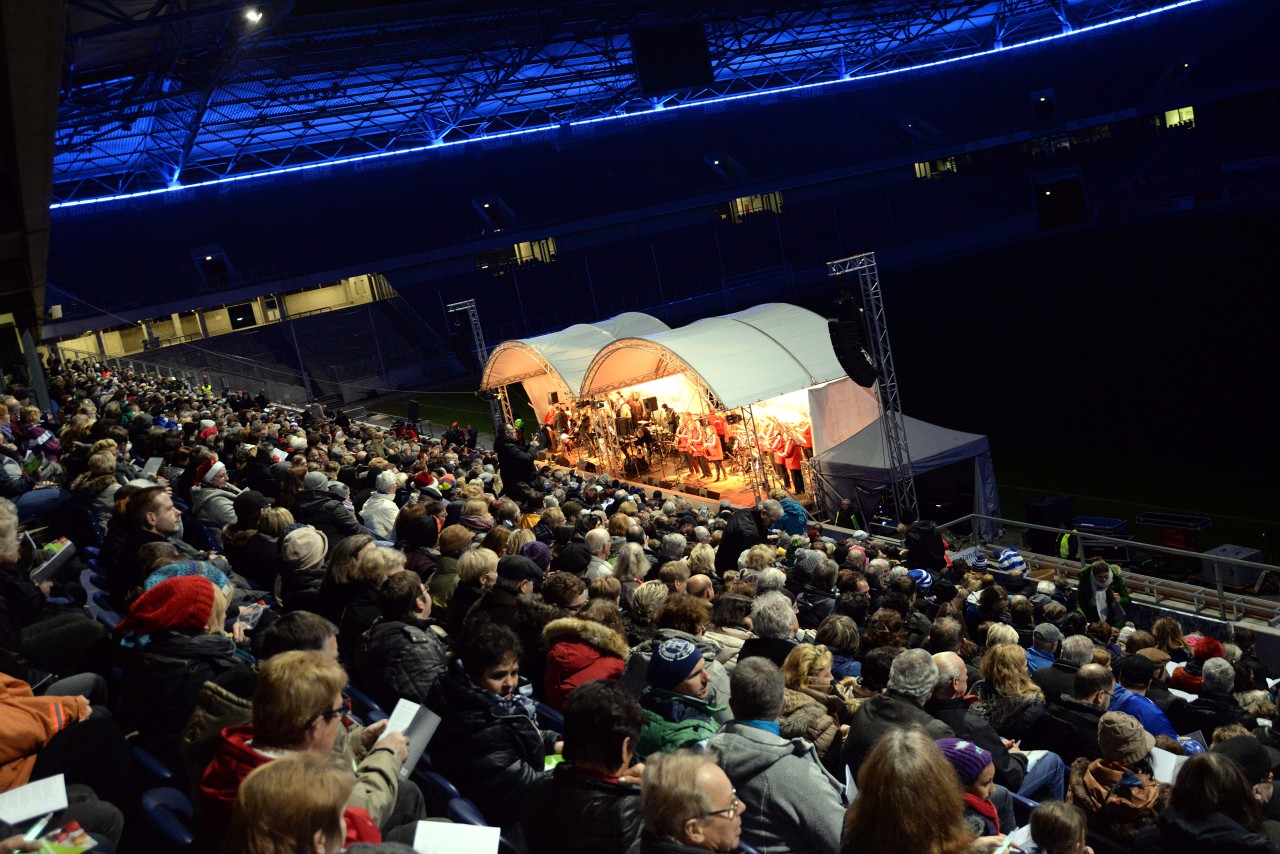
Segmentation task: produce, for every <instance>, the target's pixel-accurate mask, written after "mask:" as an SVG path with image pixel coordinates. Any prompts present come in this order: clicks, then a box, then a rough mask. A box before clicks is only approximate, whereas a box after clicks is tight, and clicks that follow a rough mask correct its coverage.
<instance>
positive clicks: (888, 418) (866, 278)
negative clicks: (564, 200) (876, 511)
mask: <svg viewBox="0 0 1280 854" xmlns="http://www.w3.org/2000/svg"><path fill="white" fill-rule="evenodd" d="M827 274H828V275H831V276H850V275H852V276H857V277H858V284H859V286H860V287H861V290H862V308H863V319H864V321H865V322H866V325H867V328H866V341H867V347H868V349H869V350H870V351H871V356H872V358H873V359H874V360H875V363H876V366H877V367H878V369H879V374H880V379H879V381H878V382H877V383H876V394H877V396H878V397H879V398H880V412H881V417H880V424H881V426H882V427H883V428H884V441H885V447H886V448H887V449H888V451H889V479H890V480H889V489H890V497H891V498H892V500H893V504H894V508H895V509H894V512H895V514H896V518H897V519H898V520H899V521H903V520H908V521H914V520H916V519H917V518H919V512H920V507H919V502H918V500H917V499H916V482H915V475H914V473H913V472H912V470H911V451H910V449H909V448H908V447H907V428H906V424H905V422H904V421H903V418H902V401H901V400H900V399H899V397H898V375H897V372H896V371H895V370H894V367H893V350H892V349H891V348H890V346H889V323H888V321H887V320H885V315H884V300H883V299H882V297H881V293H880V270H879V267H878V266H877V265H876V253H874V252H863V253H861V254H859V255H851V256H849V257H847V258H838V259H836V260H835V261H828V262H827Z"/></svg>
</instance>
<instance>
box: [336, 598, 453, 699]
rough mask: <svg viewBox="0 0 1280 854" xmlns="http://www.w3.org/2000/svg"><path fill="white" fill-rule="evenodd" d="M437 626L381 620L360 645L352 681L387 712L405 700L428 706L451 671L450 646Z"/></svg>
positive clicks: (354, 659)
mask: <svg viewBox="0 0 1280 854" xmlns="http://www.w3.org/2000/svg"><path fill="white" fill-rule="evenodd" d="M434 626H435V623H433V622H432V621H430V620H422V621H419V622H415V623H404V622H400V621H398V620H386V619H379V620H378V621H377V622H376V623H374V624H373V626H372V627H371V628H370V629H369V630H368V631H366V632H365V633H364V634H363V635H362V636H361V637H360V640H359V642H358V643H357V644H356V648H355V657H354V658H353V659H352V661H351V677H352V680H353V681H354V682H355V683H356V684H358V685H359V686H360V687H361V688H363V689H364V690H365V691H367V692H368V693H369V696H370V697H372V698H373V701H374V702H375V703H377V704H378V705H379V706H381V707H382V708H384V709H386V710H387V711H390V710H391V709H394V708H395V706H396V701H397V700H399V699H400V698H401V697H403V698H404V699H406V700H412V701H413V702H415V703H419V704H422V703H426V702H427V697H428V696H429V695H430V693H431V689H432V688H433V687H434V686H435V683H436V680H437V679H439V678H440V674H442V673H444V671H445V670H446V669H448V667H449V658H448V653H449V646H448V644H447V643H445V640H444V638H442V637H441V636H440V635H439V634H437V632H436V631H435V629H434V628H433V627H434Z"/></svg>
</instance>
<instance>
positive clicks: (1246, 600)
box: [939, 513, 1280, 622]
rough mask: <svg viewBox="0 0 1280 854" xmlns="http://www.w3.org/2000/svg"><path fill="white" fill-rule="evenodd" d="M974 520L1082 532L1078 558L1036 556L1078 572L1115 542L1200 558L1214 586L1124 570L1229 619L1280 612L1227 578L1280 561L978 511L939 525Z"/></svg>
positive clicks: (1167, 596) (1155, 590)
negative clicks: (1231, 586)
mask: <svg viewBox="0 0 1280 854" xmlns="http://www.w3.org/2000/svg"><path fill="white" fill-rule="evenodd" d="M974 520H984V521H988V522H995V523H996V524H998V525H1000V526H1001V527H1004V528H1006V529H1007V528H1015V529H1021V530H1024V531H1044V532H1046V533H1051V534H1054V535H1055V539H1058V538H1061V537H1062V536H1063V535H1065V534H1069V535H1071V536H1074V537H1076V554H1075V558H1073V559H1072V558H1062V557H1059V556H1056V555H1051V556H1045V555H1036V556H1035V561H1036V562H1037V563H1039V564H1041V565H1045V566H1052V567H1054V568H1055V569H1059V570H1064V569H1071V570H1075V571H1078V570H1079V569H1080V568H1082V567H1084V566H1087V565H1088V564H1089V560H1090V559H1089V557H1088V555H1087V552H1089V551H1091V550H1093V549H1096V548H1097V547H1099V546H1110V547H1113V548H1116V549H1121V550H1129V551H1133V552H1150V553H1153V554H1157V555H1164V556H1167V557H1171V558H1176V559H1178V560H1182V561H1186V562H1188V563H1194V564H1195V565H1197V566H1199V567H1201V569H1202V573H1203V572H1204V570H1205V569H1206V568H1207V567H1206V565H1211V566H1212V575H1213V585H1214V586H1213V587H1204V586H1201V585H1198V584H1193V583H1190V582H1187V581H1175V580H1172V579H1167V578H1160V577H1157V576H1152V575H1144V574H1141V573H1138V572H1136V571H1134V570H1133V569H1129V568H1126V569H1125V570H1124V572H1125V582H1126V584H1128V585H1129V587H1130V588H1131V592H1136V593H1140V594H1142V595H1144V596H1148V597H1150V598H1151V599H1152V600H1153V601H1154V602H1155V603H1157V604H1180V605H1185V606H1189V607H1190V608H1191V609H1192V610H1194V611H1195V612H1196V613H1203V612H1204V610H1205V609H1206V608H1212V607H1215V606H1216V610H1217V612H1218V614H1217V616H1218V617H1219V618H1220V619H1221V620H1223V621H1224V622H1229V621H1231V620H1233V619H1235V620H1239V619H1243V618H1245V617H1250V618H1253V619H1259V620H1266V621H1267V622H1270V621H1272V620H1275V619H1277V617H1280V602H1275V601H1272V600H1270V599H1263V598H1260V597H1257V596H1250V595H1247V594H1245V593H1234V592H1229V591H1227V590H1226V586H1225V584H1224V583H1223V579H1222V569H1223V566H1224V565H1225V566H1234V567H1239V568H1241V569H1245V570H1251V571H1255V572H1257V573H1264V574H1268V575H1269V574H1273V573H1280V566H1275V565H1273V564H1269V563H1261V562H1258V561H1251V560H1243V559H1240V558H1233V557H1229V556H1225V555H1217V554H1206V553H1203V552H1192V551H1187V550H1185V549H1176V548H1172V547H1170V546H1160V545H1155V544H1153V543H1143V542H1139V541H1137V540H1136V539H1125V538H1122V537H1109V536H1106V535H1105V534H1096V533H1092V532H1088V531H1075V530H1067V529H1064V528H1052V527H1048V526H1046V525H1036V524H1033V523H1030V522H1019V521H1014V520H1011V519H1001V518H998V517H996V516H983V515H981V514H978V513H970V514H968V515H966V516H961V517H960V518H958V519H953V520H951V521H950V522H947V523H945V524H942V525H939V527H940V528H942V529H947V528H956V527H959V526H963V525H964V524H965V523H967V522H972V521H974ZM1024 557H1025V558H1026V560H1027V561H1028V563H1030V562H1032V557H1031V556H1030V555H1028V556H1024ZM1108 562H1109V563H1132V562H1133V561H1132V560H1124V561H1113V560H1110V559H1108ZM1202 577H1203V576H1202ZM1262 580H1263V579H1262V577H1260V578H1259V582H1258V585H1257V586H1258V587H1260V586H1261V582H1262Z"/></svg>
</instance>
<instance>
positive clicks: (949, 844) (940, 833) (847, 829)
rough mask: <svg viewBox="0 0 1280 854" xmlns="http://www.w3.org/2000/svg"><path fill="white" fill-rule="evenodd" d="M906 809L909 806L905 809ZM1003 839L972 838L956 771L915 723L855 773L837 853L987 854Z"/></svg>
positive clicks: (888, 738)
mask: <svg viewBox="0 0 1280 854" xmlns="http://www.w3.org/2000/svg"><path fill="white" fill-rule="evenodd" d="M908 805H909V806H908ZM1003 841H1004V837H1003V836H984V837H977V838H975V836H974V834H973V831H971V830H970V829H969V827H968V825H966V824H965V821H964V796H963V795H962V793H961V790H960V787H959V786H957V785H956V772H955V769H954V768H952V766H951V763H949V762H947V760H946V757H944V756H943V755H942V751H941V750H940V749H939V748H938V746H937V745H936V744H934V743H933V740H932V739H931V738H930V737H929V735H928V733H926V732H925V731H924V729H923V728H922V727H921V726H920V725H919V724H913V725H912V726H910V727H906V728H895V729H891V730H889V732H888V734H886V735H885V736H884V737H882V738H881V739H880V741H879V742H878V743H877V744H876V746H875V748H873V749H872V751H871V753H870V754H868V756H867V758H866V761H864V762H863V763H862V770H861V771H860V772H859V773H858V797H857V798H856V799H855V800H854V801H853V803H851V804H849V809H848V810H847V811H846V812H845V818H844V833H843V835H842V843H841V846H840V851H841V854H862V852H865V851H874V852H876V854H971V852H990V851H993V850H995V849H996V848H997V847H998V846H999V845H1000V844H1001V843H1002V842H1003Z"/></svg>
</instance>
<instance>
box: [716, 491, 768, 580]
mask: <svg viewBox="0 0 1280 854" xmlns="http://www.w3.org/2000/svg"><path fill="white" fill-rule="evenodd" d="M768 533H769V531H768V528H767V527H766V525H765V523H764V520H763V519H762V518H761V516H760V512H759V511H758V510H755V509H754V508H748V509H746V510H739V511H737V512H736V513H734V514H733V515H732V516H730V517H729V524H728V526H726V527H725V529H724V534H723V535H722V537H721V539H720V546H719V547H718V548H717V549H716V574H717V575H719V576H720V577H722V578H723V577H724V574H725V573H726V572H728V571H729V570H731V569H737V568H738V556H739V555H741V554H742V553H743V552H744V551H746V550H747V549H749V548H751V547H752V546H754V545H759V544H760V543H763V542H765V538H766V535H767V534H768Z"/></svg>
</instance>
